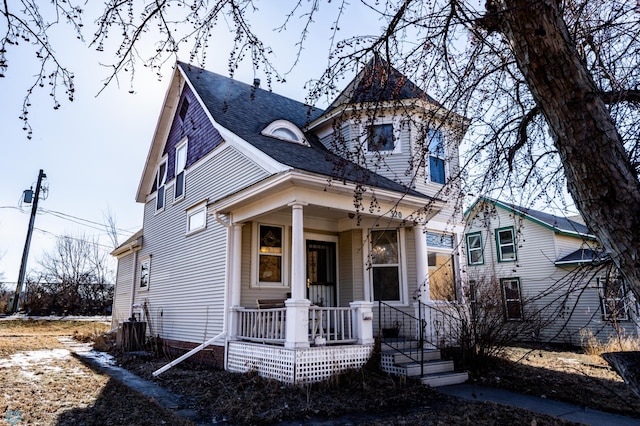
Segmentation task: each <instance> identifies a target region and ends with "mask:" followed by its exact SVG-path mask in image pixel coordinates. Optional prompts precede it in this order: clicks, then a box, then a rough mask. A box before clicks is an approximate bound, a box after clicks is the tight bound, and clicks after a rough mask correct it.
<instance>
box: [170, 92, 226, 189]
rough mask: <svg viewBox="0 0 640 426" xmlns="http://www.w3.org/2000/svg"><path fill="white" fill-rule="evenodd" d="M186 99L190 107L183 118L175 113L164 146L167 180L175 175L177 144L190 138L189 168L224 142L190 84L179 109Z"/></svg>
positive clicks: (188, 148)
mask: <svg viewBox="0 0 640 426" xmlns="http://www.w3.org/2000/svg"><path fill="white" fill-rule="evenodd" d="M184 99H187V101H188V102H189V109H188V110H187V114H186V116H185V118H184V120H182V119H181V118H180V114H175V115H174V117H173V123H172V124H171V130H170V131H169V136H168V138H167V143H166V144H165V148H164V155H166V156H167V181H169V180H171V179H173V178H174V177H175V163H176V162H175V154H176V146H177V145H178V144H179V143H180V142H181V141H182V140H184V138H185V137H187V138H188V141H189V143H188V146H187V164H186V167H187V168H189V166H191V165H192V164H194V163H195V162H196V161H198V160H200V159H201V158H203V157H204V156H205V155H207V154H208V153H209V152H211V151H213V150H214V149H215V148H216V147H217V146H218V145H220V144H221V143H222V142H223V139H222V136H221V135H220V133H219V132H218V130H216V128H215V127H213V125H212V124H211V120H209V117H208V115H207V113H206V112H205V111H204V109H203V108H202V106H201V105H200V103H199V102H198V100H197V98H196V96H195V95H194V93H193V91H192V90H191V88H190V87H189V86H185V87H184V90H183V92H182V95H181V96H180V101H179V103H178V111H179V108H180V107H181V106H182V103H183V102H184Z"/></svg>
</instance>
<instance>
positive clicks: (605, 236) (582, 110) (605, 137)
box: [488, 0, 640, 295]
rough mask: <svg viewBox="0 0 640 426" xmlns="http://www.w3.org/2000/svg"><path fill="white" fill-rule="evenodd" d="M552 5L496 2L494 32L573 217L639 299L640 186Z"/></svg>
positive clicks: (552, 1)
mask: <svg viewBox="0 0 640 426" xmlns="http://www.w3.org/2000/svg"><path fill="white" fill-rule="evenodd" d="M559 3H560V2H559V1H558V0H538V1H530V0H500V1H493V2H488V4H489V5H490V6H491V7H494V8H497V9H498V14H497V19H498V21H497V22H498V31H500V32H501V33H502V35H503V36H504V37H505V39H506V41H507V42H508V43H509V45H510V46H511V49H512V51H513V54H514V56H515V59H516V62H517V64H518V67H519V68H520V70H521V72H522V74H523V75H524V78H525V80H526V82H527V85H528V87H529V88H530V90H531V92H532V94H533V96H534V99H535V101H536V104H537V105H538V107H540V109H541V111H542V112H543V114H544V116H545V118H546V120H547V123H548V125H549V128H550V131H551V134H552V137H553V140H554V144H555V146H556V148H557V150H558V152H559V153H560V157H561V160H562V163H563V166H564V173H565V176H566V178H567V185H568V189H569V192H570V194H571V195H572V197H573V199H574V201H575V203H576V205H577V207H578V209H579V210H580V212H581V213H582V214H583V216H584V218H585V220H586V222H587V224H588V225H589V227H590V228H591V229H592V230H593V231H594V232H595V234H596V236H597V237H598V240H599V241H600V242H601V244H602V245H603V246H604V247H605V249H607V250H608V251H609V252H610V253H611V255H612V258H613V260H614V262H615V264H616V266H617V267H618V268H619V269H620V271H621V272H622V274H623V276H624V277H625V278H626V281H627V283H629V284H630V286H631V288H633V289H634V291H635V294H636V295H640V258H639V255H640V252H639V248H640V183H639V182H638V177H637V175H636V172H635V170H634V169H633V167H632V166H631V163H630V161H629V157H628V155H627V153H626V152H625V149H624V146H623V142H622V139H621V137H620V134H619V133H618V131H617V129H616V126H615V123H614V122H613V120H612V119H611V116H610V114H609V112H608V110H607V107H606V105H605V102H604V100H603V98H602V96H601V92H600V90H598V88H597V86H596V84H595V82H594V80H593V78H592V76H591V74H590V73H589V71H588V70H587V68H586V66H585V64H584V63H583V62H582V61H581V59H580V57H579V55H578V53H577V50H576V48H575V45H574V43H573V41H572V40H571V37H570V35H569V32H568V30H567V27H566V24H565V22H564V20H563V16H562V12H561V11H560V9H559Z"/></svg>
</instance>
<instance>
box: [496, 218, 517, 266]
mask: <svg viewBox="0 0 640 426" xmlns="http://www.w3.org/2000/svg"><path fill="white" fill-rule="evenodd" d="M496 246H497V248H498V262H512V261H515V260H516V238H515V232H514V230H513V227H509V228H502V229H496Z"/></svg>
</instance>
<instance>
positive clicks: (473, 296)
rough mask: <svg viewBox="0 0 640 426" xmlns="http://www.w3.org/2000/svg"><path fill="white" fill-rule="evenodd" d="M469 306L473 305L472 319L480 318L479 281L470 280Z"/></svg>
mask: <svg viewBox="0 0 640 426" xmlns="http://www.w3.org/2000/svg"><path fill="white" fill-rule="evenodd" d="M469 306H470V307H471V319H472V320H473V321H476V320H477V319H478V282H477V281H476V280H469Z"/></svg>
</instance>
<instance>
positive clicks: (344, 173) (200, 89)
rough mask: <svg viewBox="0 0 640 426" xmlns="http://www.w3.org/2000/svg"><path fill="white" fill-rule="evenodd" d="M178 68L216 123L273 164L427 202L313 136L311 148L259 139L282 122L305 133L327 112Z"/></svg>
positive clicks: (194, 69)
mask: <svg viewBox="0 0 640 426" xmlns="http://www.w3.org/2000/svg"><path fill="white" fill-rule="evenodd" d="M178 66H179V67H180V68H181V69H182V70H183V71H184V73H185V75H186V76H187V78H188V79H189V81H190V82H191V84H192V86H193V88H194V89H195V91H196V92H197V94H198V96H200V98H201V99H202V101H203V103H204V104H205V106H206V108H207V109H208V110H209V113H210V114H211V116H212V117H213V118H214V120H215V121H216V122H218V123H219V124H220V125H222V126H224V127H225V128H226V129H228V130H230V131H232V132H233V133H234V134H236V135H238V136H239V137H241V138H242V139H243V140H245V141H247V142H248V143H250V144H251V145H253V146H254V147H255V148H257V149H259V150H260V151H262V152H264V153H265V154H267V155H268V156H270V157H271V158H273V159H274V160H276V161H278V162H280V163H282V164H285V165H287V166H290V167H292V168H295V169H299V170H304V171H308V172H312V173H317V174H320V175H324V176H327V177H331V178H334V179H339V180H345V181H350V182H356V183H361V184H364V185H367V186H372V187H377V188H381V189H387V190H392V191H397V192H401V193H407V194H410V195H416V196H423V197H427V196H426V195H424V194H421V193H419V192H417V191H414V190H411V189H407V187H406V186H404V185H402V184H400V183H396V182H394V181H392V180H390V179H388V178H386V177H384V176H381V175H378V174H376V173H374V172H372V171H369V170H367V169H365V168H363V167H360V166H358V165H357V164H355V163H352V162H350V161H347V160H345V159H344V158H341V157H339V156H337V155H335V154H333V153H332V152H330V151H329V150H327V149H326V148H325V147H324V145H322V144H321V143H320V141H318V139H317V138H316V137H315V136H314V135H313V134H309V133H307V134H305V136H306V138H307V141H308V142H309V144H310V145H311V147H307V146H304V145H301V144H297V143H292V142H287V141H282V140H279V139H275V138H271V137H268V136H264V135H262V134H261V133H260V132H261V131H262V130H263V129H264V128H265V127H267V126H268V125H269V124H271V123H272V122H274V121H275V120H279V119H284V120H288V121H290V122H292V123H293V124H295V125H296V126H298V127H299V128H303V127H304V126H305V125H306V124H308V123H309V122H311V121H312V120H314V119H316V118H318V117H319V116H321V115H322V113H323V110H321V109H318V108H314V107H311V106H308V105H305V104H303V103H301V102H298V101H295V100H293V99H289V98H287V97H284V96H281V95H278V94H276V93H273V92H270V91H267V90H264V89H260V88H255V87H253V86H251V85H248V84H245V83H241V82H239V81H236V80H233V79H230V78H228V77H225V76H222V75H219V74H216V73H213V72H210V71H206V70H203V69H201V68H198V67H194V66H193V65H188V64H185V63H181V62H178Z"/></svg>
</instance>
